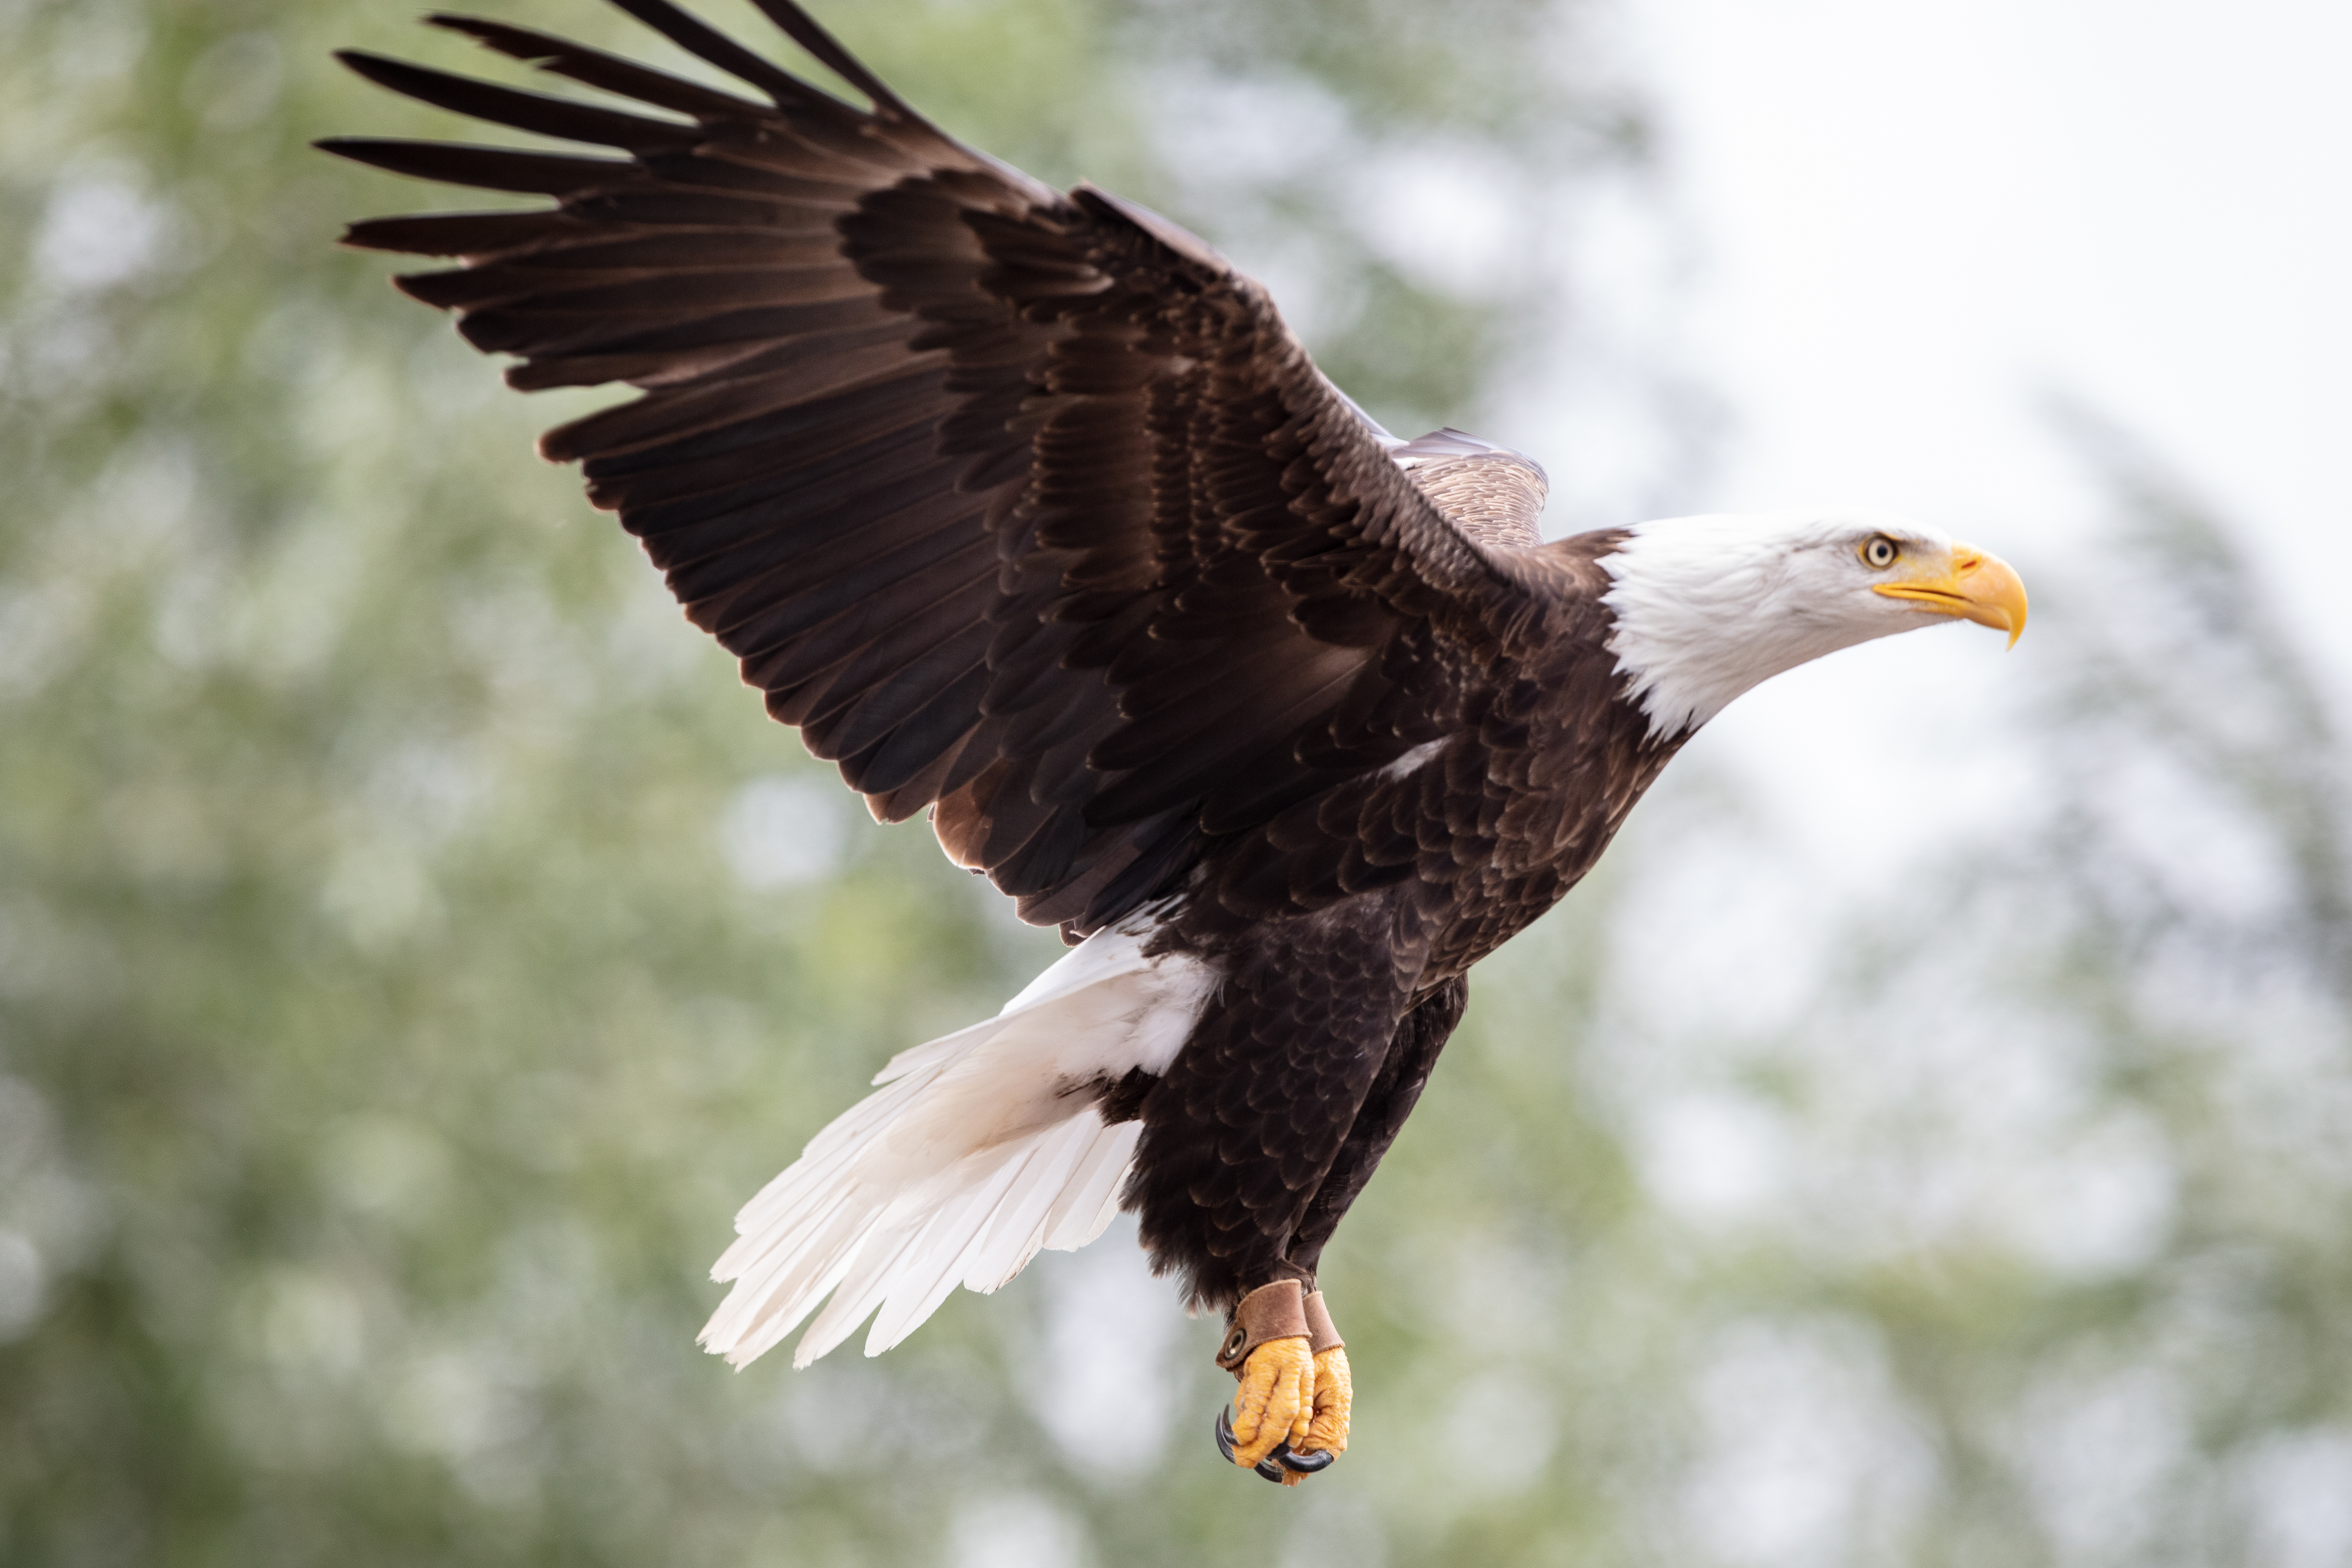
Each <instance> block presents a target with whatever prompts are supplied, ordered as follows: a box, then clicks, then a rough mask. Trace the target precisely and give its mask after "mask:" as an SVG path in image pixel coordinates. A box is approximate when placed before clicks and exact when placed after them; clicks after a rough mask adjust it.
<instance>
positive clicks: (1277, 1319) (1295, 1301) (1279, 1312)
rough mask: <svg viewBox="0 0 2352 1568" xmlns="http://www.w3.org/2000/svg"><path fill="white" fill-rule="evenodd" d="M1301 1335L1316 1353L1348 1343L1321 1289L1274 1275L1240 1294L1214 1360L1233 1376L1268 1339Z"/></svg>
mask: <svg viewBox="0 0 2352 1568" xmlns="http://www.w3.org/2000/svg"><path fill="white" fill-rule="evenodd" d="M1286 1339H1303V1340H1305V1341H1306V1342H1307V1349H1308V1350H1309V1351H1310V1352H1313V1353H1315V1354H1318V1355H1320V1354H1321V1353H1322V1352H1325V1351H1328V1350H1337V1349H1338V1348H1339V1347H1340V1346H1341V1345H1344V1344H1346V1343H1347V1342H1346V1341H1345V1340H1342V1339H1341V1338H1340V1337H1339V1329H1338V1328H1336V1327H1335V1326H1334V1325H1333V1324H1332V1321H1331V1314H1330V1312H1329V1311H1328V1310H1326V1309H1325V1308H1324V1305H1323V1292H1322V1291H1320V1290H1317V1291H1313V1292H1311V1293H1310V1292H1309V1291H1308V1290H1307V1288H1306V1287H1305V1286H1303V1285H1301V1284H1300V1283H1299V1282H1298V1281H1297V1280H1296V1279H1277V1280H1276V1281H1275V1282H1274V1283H1273V1284H1271V1285H1261V1286H1259V1287H1258V1288H1257V1289H1255V1290H1253V1291H1251V1292H1250V1293H1249V1294H1248V1295H1246V1296H1244V1297H1243V1298H1242V1299H1241V1300H1240V1301H1239V1302H1237V1303H1235V1305H1234V1313H1233V1317H1232V1318H1231V1319H1230V1320H1228V1321H1227V1324H1226V1329H1225V1339H1224V1343H1223V1344H1222V1345H1220V1346H1219V1347H1218V1348H1217V1364H1218V1365H1219V1366H1221V1367H1223V1368H1224V1369H1225V1370H1226V1371H1227V1372H1230V1373H1233V1374H1234V1376H1235V1377H1239V1376H1240V1375H1241V1374H1242V1363H1244V1362H1245V1361H1247V1360H1249V1356H1250V1352H1252V1351H1254V1350H1255V1349H1257V1347H1258V1346H1260V1345H1262V1344H1264V1343H1265V1342H1266V1341H1268V1340H1286Z"/></svg>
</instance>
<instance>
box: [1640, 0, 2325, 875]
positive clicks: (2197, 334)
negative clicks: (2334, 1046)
mask: <svg viewBox="0 0 2352 1568" xmlns="http://www.w3.org/2000/svg"><path fill="white" fill-rule="evenodd" d="M1633 18H1634V21H1635V24H1636V30H1637V36H1638V40H1639V45H1640V50H1641V58H1640V59H1639V61H1638V65H1639V67H1640V68H1641V70H1642V72H1643V75H1644V76H1645V77H1646V79H1648V81H1649V82H1650V84H1651V85H1652V86H1653V88H1654V90H1655V91H1656V92H1657V94H1658V96H1659V98H1660V100H1661V102H1662V106H1663V108H1664V119H1665V122H1666V130H1667V135H1668V139H1669V140H1668V146H1669V161H1670V165H1671V174H1672V177H1673V180H1674V184H1675V188H1676V192H1677V200H1678V203H1679V205H1680V206H1681V207H1682V209H1683V211H1684V213H1685V216H1686V218H1687V220H1688V223H1689V225H1690V226H1691V228H1692V229H1693V230H1694V231H1695V232H1696V239H1697V242H1698V250H1699V255H1700V258H1701V266H1700V268H1699V272H1698V278H1697V281H1696V289H1695V297H1694V298H1693V299H1692V300H1690V305H1691V307H1692V313H1691V316H1690V318H1689V328H1688V331H1687V332H1686V334H1685V336H1686V341H1687V342H1688V343H1689V344H1690V345H1691V348H1690V353H1691V355H1692V357H1693V358H1694V359H1695V361H1696V369H1697V370H1698V371H1699V373H1700V374H1702V375H1704V376H1706V378H1707V379H1709V380H1710V381H1711V382H1712V383H1713V384H1715V385H1716V386H1717V388H1718V389H1720V390H1721V392H1722V393H1723V394H1724V395H1726V396H1727V398H1728V399H1729V401H1730V403H1731V405H1732V409H1733V412H1734V415H1735V417H1736V420H1737V430H1736V434H1735V437H1734V440H1733V445H1732V450H1731V452H1730V461H1729V462H1728V463H1727V465H1726V468H1725V470H1724V472H1723V473H1722V476H1721V479H1720V481H1719V482H1718V484H1717V486H1716V487H1715V492H1714V493H1713V494H1710V495H1708V496H1707V497H1706V498H1704V504H1705V505H1706V507H1707V508H1708V509H1710V510H1717V509H1719V510H1762V509H1766V508H1772V507H1780V506H1790V505H1801V504H1810V503H1822V502H1834V503H1853V504H1864V505H1873V506H1884V507H1887V508H1890V509H1893V510H1898V511H1905V512H1909V513H1911V514H1913V515H1916V516H1920V517H1924V518H1927V519H1928V520H1930V521H1937V522H1939V523H1942V524H1944V525H1945V526H1947V527H1949V528H1950V529H1952V530H1953V531H1954V532H1956V533H1958V535H1960V536H1961V537H1962V538H1965V539H1968V540H1969V541H1970V542H1976V543H1979V544H1982V545H1984V546H1986V547H1988V548H1990V549H1992V550H1994V551H1996V552H1999V553H2000V554H2002V555H2005V556H2007V557H2008V558H2009V559H2010V560H2011V562H2013V563H2016V564H2017V565H2018V566H2019V568H2020V569H2021V572H2022V573H2023V574H2024V576H2025V579H2026V582H2027V584H2028V586H2029V588H2032V587H2034V586H2036V585H2037V584H2041V585H2045V586H2046V585H2047V584H2051V583H2052V582H2053V581H2054V580H2056V579H2057V578H2059V577H2060V576H2061V575H2062V574H2065V573H2070V572H2076V571H2083V570H2091V569H2095V562H2086V561H2085V559H2084V556H2083V555H2082V554H2081V553H2079V552H2078V551H2077V550H2074V549H2070V548H2069V545H2070V543H2074V544H2079V543H2080V542H2081V541H2083V539H2084V524H2085V523H2086V522H2088V521H2092V520H2093V519H2094V517H2095V512H2096V500H2095V495H2094V493H2093V492H2091V491H2089V490H2088V489H2085V487H2084V480H2083V477H2082V475H2081V473H2080V472H2079V470H2078V468H2076V466H2075V465H2074V463H2073V461H2072V460H2071V458H2069V457H2068V456H2067V454H2066V453H2065V451H2064V450H2063V447H2061V446H2060V444H2059V443H2058V442H2057V441H2056V440H2055V439H2053V436H2052V434H2051V431H2050V427H2049V426H2048V425H2047V424H2046V422H2045V421H2044V420H2043V418H2042V416H2041V415H2040V414H2039V412H2038V411H2037V404H2038V401H2039V399H2040V398H2041V396H2042V394H2043V393H2044V392H2045V391H2060V392H2064V393H2067V394H2070V395H2074V396H2075V397H2078V398H2080V399H2083V400H2084V401H2085V402H2087V403H2089V404H2090V405H2093V406H2095V407H2096V408H2098V409H2099V410H2101V411H2103V412H2105V413H2106V414H2108V415H2109V416H2112V417H2113V418H2115V419H2116V421H2118V422H2119V423H2120V424H2122V425H2123V426H2126V428H2128V429H2129V430H2131V431H2133V432H2134V433H2136V434H2137V435H2138V436H2139V437H2142V438H2143V439H2144V440H2146V441H2147V443H2148V444H2149V445H2150V446H2151V447H2153V448H2154V449H2155V450H2157V451H2158V452H2159V453H2160V454H2162V455H2163V456H2164V457H2165V458H2166V459H2167V460H2168V462H2169V463H2170V464H2171V465H2172V466H2173V467H2174V468H2176V469H2177V470H2178V471H2179V472H2180V473H2182V474H2184V475H2185V476H2187V477H2188V478H2189V479H2192V480H2193V481H2194V482H2195V483H2196V484H2197V485H2198V486H2199V487H2200V489H2201V490H2202V492H2203V493H2204V494H2205V495H2206V496H2207V497H2208V498H2209V499H2210V500H2213V501H2215V502H2216V503H2218V504H2219V505H2220V506H2221V509H2222V510H2224V511H2225V512H2226V513H2228V514H2230V515H2231V516H2234V517H2235V518H2237V519H2238V520H2240V521H2242V522H2243V524H2244V525H2245V526H2246V528H2247V529H2248V530H2249V531H2250V533H2251V536H2252V538H2253V539H2254V540H2255V541H2256V542H2257V549H2258V552H2259V554H2260V556H2261V559H2262V561H2263V565H2264V568H2265V570H2266V572H2267V573H2268V574H2269V576H2270V578H2271V580H2272V582H2273V585H2274V586H2275V587H2276V588H2277V590H2278V591H2279V592H2280V594H2281V595H2282V596H2283V597H2284V600H2285V602H2286V603H2287V604H2288V605H2289V606H2290V608H2291V612H2292V613H2293V614H2294V617H2295V619H2296V621H2297V623H2298V626H2299V629H2300V630H2301V631H2302V632H2304V633H2305V641H2306V643H2307V644H2308V645H2310V646H2312V647H2314V648H2315V651H2318V652H2320V653H2321V654H2322V656H2323V657H2324V658H2325V659H2326V663H2327V664H2328V665H2329V667H2330V668H2333V669H2334V670H2335V671H2336V673H2337V675H2338V677H2339V679H2338V685H2339V688H2341V687H2345V686H2352V613H2347V611H2346V609H2345V608H2344V601H2345V597H2346V584H2347V583H2352V87H2347V81H2352V5H2347V4H2344V3H2342V0H2230V3H2228V4H2221V3H2219V0H1967V3H1965V4H1960V3H1956V0H1636V4H1635V6H1634V9H1633ZM1971 630H1973V628H1954V629H1952V630H1946V631H1937V632H1932V633H1927V634H1922V635H1919V636H1916V637H1903V638H1898V639H1896V640H1895V642H1892V643H1886V644H1881V645H1877V646H1874V647H1867V648H1862V649H1857V650H1853V651H1852V652H1849V653H1847V654H1844V655H1841V656H1839V657H1838V658H1834V659H1832V660H1829V661H1826V662H1825V663H1824V664H1823V665H1822V666H1819V667H1816V668H1813V669H1811V670H1808V671H1801V672H1798V673H1797V674H1796V675H1794V676H1790V677H1783V678H1782V679H1780V681H1778V682H1775V683H1773V685H1772V686H1769V687H1767V688H1766V689H1762V690H1760V691H1759V692H1757V693H1754V694H1752V695H1751V696H1749V697H1748V698H1745V699H1743V700H1741V702H1740V703H1738V704H1737V705H1735V706H1734V707H1733V709H1732V710H1730V712H1728V713H1727V714H1726V715H1725V717H1724V718H1723V719H1722V720H1719V721H1717V726H1716V729H1715V731H1713V732H1710V733H1709V734H1708V735H1706V736H1703V737H1702V739H1701V742H1700V743H1699V746H1698V748H1696V750H1700V751H1707V752H1711V753H1712V754H1713V755H1714V756H1715V758H1716V759H1717V761H1718V762H1720V763H1731V764H1733V765H1735V766H1738V768H1739V769H1740V770H1741V771H1742V772H1743V773H1753V774H1755V775H1758V782H1759V784H1762V785H1763V786H1764V794H1765V795H1766V797H1767V798H1769V799H1773V800H1775V801H1777V802H1778V803H1779V804H1780V805H1781V806H1782V807H1784V808H1785V811H1784V818H1785V820H1786V821H1788V823H1789V824H1790V826H1796V827H1798V828H1799V829H1800V830H1801V832H1802V833H1803V835H1804V836H1805V837H1808V838H1810V839H1812V840H1813V841H1814V843H1815V845H1816V847H1819V848H1821V849H1822V850H1826V851H1829V853H1828V854H1827V855H1826V856H1825V857H1824V858H1826V859H1827V860H1830V861H1842V862H1843V863H1845V864H1846V865H1847V866H1848V867H1849V868H1850V867H1852V866H1853V864H1854V863H1855V861H1856V859H1857V858H1856V857H1854V856H1853V854H1852V853H1851V844H1852V842H1853V840H1854V838H1855V837H1864V838H1866V839H1867V840H1869V841H1873V842H1892V841H1899V840H1900V839H1901V838H1903V837H1908V836H1916V831H1917V817H1918V813H1919V811H1920V809H1921V808H1922V807H1926V808H1927V809H1929V810H1931V811H1934V812H1938V813H1941V812H1946V811H1956V812H1958V814H1960V815H1962V816H1970V815H1976V814H1979V813H1984V812H1988V811H1990V810H1994V809H1997V808H1998V800H1999V795H2000V791H2001V789H2002V788H2004V787H2011V786H2013V785H2014V784H2015V782H2016V780H2017V774H2016V772H2015V770H2014V768H2013V766H2011V765H2010V764H2008V763H2004V761H2003V758H2002V756H2001V754H2000V752H2001V748H2000V746H1999V745H1998V744H1997V743H1990V744H1989V743H1988V742H1989V740H1990V735H1989V731H1988V722H1987V721H1990V720H1992V719H1994V718H1996V717H1997V713H1998V710H1999V708H2000V705H2001V703H2002V701H2003V700H2005V698H2006V697H2007V696H2010V695H2014V694H2015V692H2016V691H2017V690H2018V689H2021V683H2028V682H2032V680H2034V679H2036V678H2037V676H2036V671H2035V668H2034V658H2035V644H2034V639H2033V637H2032V634H2031V633H2028V635H2027V637H2026V639H2025V640H2024V642H2022V643H2021V644H2020V646H2019V647H2018V650H2017V652H2016V653H2015V654H2014V655H2011V657H2010V658H2006V659H2004V658H2001V657H2000V654H1999V648H1998V645H1997V644H1996V643H1995V642H1994V641H1993V640H1992V639H1991V637H1990V636H1989V635H1983V634H1979V635H1976V636H1969V635H1968V633H1969V631H1971ZM1939 694H1948V699H1949V700H1948V701H1945V700H1941V699H1940V698H1939ZM1990 730H1993V731H1997V730H1998V725H1997V724H1991V725H1990ZM1830 838H1839V839H1843V840H1845V841H1846V843H1847V846H1848V848H1847V851H1846V852H1844V853H1840V852H1838V851H1837V850H1836V849H1835V848H1834V847H1832V844H1831V843H1830V842H1828V841H1827V840H1828V839H1830ZM1871 859H1874V858H1871Z"/></svg>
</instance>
